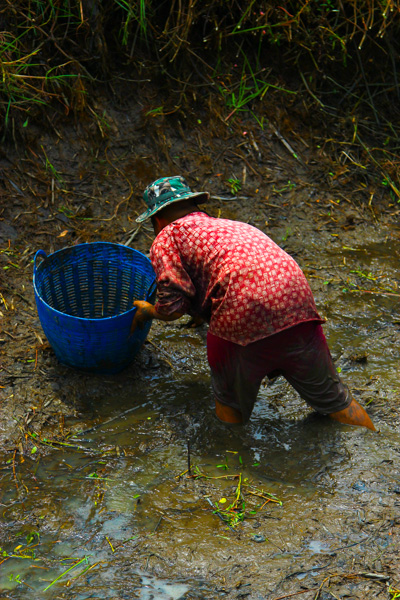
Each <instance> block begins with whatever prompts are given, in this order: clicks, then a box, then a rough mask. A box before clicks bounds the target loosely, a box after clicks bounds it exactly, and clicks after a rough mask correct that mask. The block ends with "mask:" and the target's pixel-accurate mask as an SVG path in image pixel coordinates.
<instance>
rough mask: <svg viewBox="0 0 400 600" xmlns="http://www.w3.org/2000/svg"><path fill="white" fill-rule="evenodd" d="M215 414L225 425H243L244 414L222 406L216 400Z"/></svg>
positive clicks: (224, 405)
mask: <svg viewBox="0 0 400 600" xmlns="http://www.w3.org/2000/svg"><path fill="white" fill-rule="evenodd" d="M215 414H216V415H217V417H218V419H219V420H220V421H223V422H224V423H231V424H238V425H240V424H241V423H243V418H242V413H241V412H240V411H238V410H237V409H236V408H232V407H231V406H227V405H226V404H221V402H218V400H215Z"/></svg>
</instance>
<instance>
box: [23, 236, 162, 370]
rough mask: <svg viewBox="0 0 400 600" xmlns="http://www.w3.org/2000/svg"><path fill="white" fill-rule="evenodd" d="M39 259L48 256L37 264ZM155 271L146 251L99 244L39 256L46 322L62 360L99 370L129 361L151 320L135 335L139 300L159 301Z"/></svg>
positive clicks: (37, 281)
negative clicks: (144, 252)
mask: <svg viewBox="0 0 400 600" xmlns="http://www.w3.org/2000/svg"><path fill="white" fill-rule="evenodd" d="M39 257H43V258H44V260H43V261H42V262H41V263H40V264H39V266H36V261H37V259H38V258H39ZM154 282H155V274H154V271H153V267H152V266H151V263H150V261H149V259H148V258H147V257H146V256H144V254H142V253H141V252H138V251H137V250H134V249H133V248H128V247H126V246H122V245H120V244H111V243H107V242H94V243H91V244H79V245H78V246H73V247H71V248H64V249H63V250H59V251H58V252H55V253H54V254H51V255H50V256H46V254H45V253H44V252H43V251H42V250H39V251H38V252H37V253H36V256H35V266H34V278H33V284H34V290H35V298H36V305H37V309H38V314H39V318H40V322H41V325H42V328H43V330H44V333H45V334H46V337H47V338H48V340H49V342H50V344H51V345H52V347H53V349H54V351H55V353H56V355H57V357H58V359H59V360H60V362H62V363H64V364H67V365H69V366H72V367H78V368H81V369H86V370H89V371H94V372H107V373H110V372H118V371H120V370H122V369H123V368H124V367H125V366H127V364H129V363H130V362H131V361H132V359H133V358H134V356H135V354H137V352H138V351H139V350H140V348H141V346H142V344H143V342H144V340H145V339H146V337H147V334H148V331H149V329H150V325H151V323H148V324H146V326H145V328H144V329H143V330H137V331H136V332H135V333H134V334H133V336H131V337H129V328H130V323H131V322H132V318H133V316H134V313H135V311H136V309H135V308H132V304H133V302H134V301H135V300H148V301H150V302H154V297H155V290H154V288H155V286H154Z"/></svg>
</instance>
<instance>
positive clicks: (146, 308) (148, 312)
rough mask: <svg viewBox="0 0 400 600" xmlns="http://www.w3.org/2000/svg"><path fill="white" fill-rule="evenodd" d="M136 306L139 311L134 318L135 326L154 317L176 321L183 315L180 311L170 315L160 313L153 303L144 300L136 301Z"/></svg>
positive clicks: (160, 319)
mask: <svg viewBox="0 0 400 600" xmlns="http://www.w3.org/2000/svg"><path fill="white" fill-rule="evenodd" d="M134 306H136V308H137V311H136V314H135V316H134V319H133V327H136V325H138V324H140V323H144V322H145V321H150V320H152V319H158V320H159V321H175V320H176V319H179V318H180V317H182V313H179V312H173V313H171V314H169V315H164V314H162V313H159V312H158V311H157V310H156V308H155V306H153V304H151V303H150V302H145V301H143V300H138V301H136V302H134Z"/></svg>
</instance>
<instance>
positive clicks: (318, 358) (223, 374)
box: [207, 321, 351, 422]
mask: <svg viewBox="0 0 400 600" xmlns="http://www.w3.org/2000/svg"><path fill="white" fill-rule="evenodd" d="M207 356H208V362H209V364H210V368H211V381H212V387H213V391H214V394H215V397H216V399H217V400H218V401H219V402H221V403H222V404H227V405H228V406H231V407H233V408H236V409H237V410H239V411H240V412H241V413H242V416H243V422H247V421H248V420H249V418H250V415H251V413H252V410H253V407H254V403H255V401H256V399H257V394H258V391H259V389H260V385H261V381H262V380H263V378H264V377H266V376H270V377H271V376H274V375H276V374H279V375H283V377H285V379H286V380H287V381H288V382H289V383H290V384H291V385H292V386H293V388H294V389H295V390H296V391H297V392H298V393H299V394H300V396H301V397H302V398H303V400H305V401H306V402H307V404H309V406H311V407H312V408H313V409H314V410H316V411H317V412H319V413H323V414H329V413H333V412H336V411H339V410H343V409H344V408H347V406H348V405H349V404H350V402H351V396H350V392H349V390H348V388H347V386H345V385H344V384H343V382H342V380H341V379H340V377H339V375H338V372H337V370H336V367H335V365H334V364H333V361H332V357H331V353H330V351H329V348H328V344H327V341H326V339H325V335H324V332H323V330H322V327H321V325H320V324H319V323H316V322H314V321H311V322H307V323H301V324H300V325H295V326H294V327H290V328H289V329H286V330H284V331H282V332H280V333H276V334H274V335H271V336H269V337H267V338H264V339H262V340H259V341H257V342H253V343H252V344H248V345H247V346H240V345H239V344H234V343H233V342H229V341H227V340H224V339H222V338H220V337H217V336H216V335H213V334H212V333H208V334H207Z"/></svg>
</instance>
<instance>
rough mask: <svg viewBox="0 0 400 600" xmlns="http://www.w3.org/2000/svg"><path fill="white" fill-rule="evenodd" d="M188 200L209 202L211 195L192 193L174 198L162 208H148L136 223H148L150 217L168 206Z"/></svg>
mask: <svg viewBox="0 0 400 600" xmlns="http://www.w3.org/2000/svg"><path fill="white" fill-rule="evenodd" d="M188 198H193V199H194V198H196V200H197V202H200V203H201V202H207V200H209V198H210V194H209V193H208V192H190V193H185V194H182V195H181V196H179V197H178V198H172V199H171V200H168V202H165V203H164V204H162V205H161V206H156V207H155V208H148V209H147V210H146V211H145V212H144V213H142V214H141V215H139V216H138V218H137V219H136V223H143V221H147V219H150V217H152V216H153V215H155V214H156V213H157V212H159V211H160V210H162V209H163V208H165V207H166V206H169V205H170V204H174V202H182V200H187V199H188Z"/></svg>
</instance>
